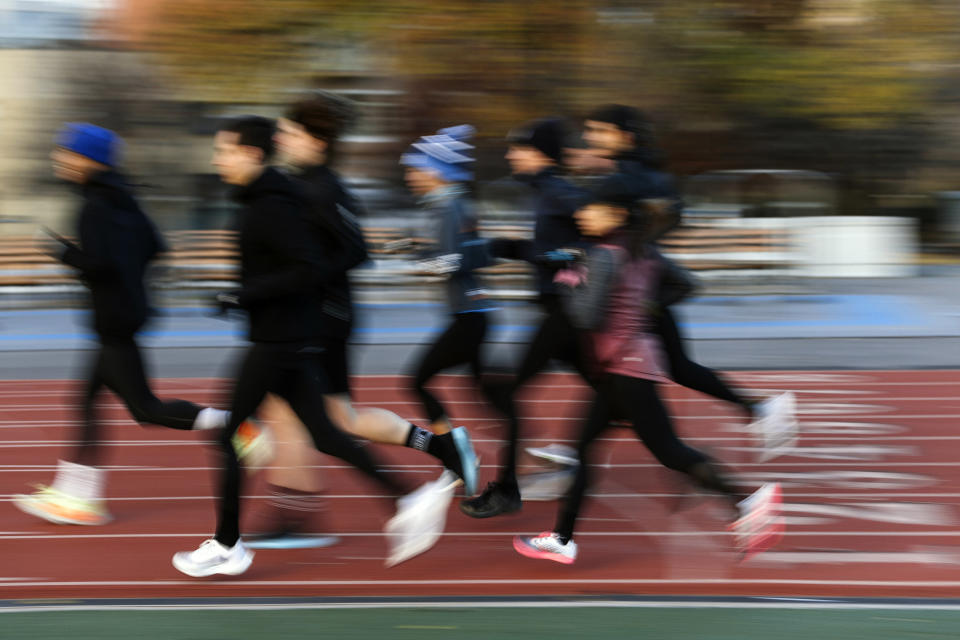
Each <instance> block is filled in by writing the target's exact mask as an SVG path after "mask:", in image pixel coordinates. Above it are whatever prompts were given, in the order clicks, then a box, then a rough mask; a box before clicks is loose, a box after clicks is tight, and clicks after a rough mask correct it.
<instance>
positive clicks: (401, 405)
mask: <svg viewBox="0 0 960 640" xmlns="http://www.w3.org/2000/svg"><path fill="white" fill-rule="evenodd" d="M730 377H731V378H732V379H733V380H734V381H735V382H737V383H738V384H740V385H742V386H744V387H746V388H749V389H754V390H763V391H769V392H772V391H778V390H786V389H792V390H794V391H796V392H797V394H798V399H799V409H800V418H801V425H802V426H801V428H802V437H801V441H800V444H799V446H798V448H797V449H796V450H795V451H793V452H792V453H791V455H789V456H783V457H780V458H777V459H775V460H772V461H770V462H766V463H762V464H761V463H757V462H755V458H754V454H755V452H754V451H753V450H752V443H751V441H750V439H749V437H748V435H747V433H746V431H745V423H744V420H743V419H742V418H741V417H740V416H738V415H736V412H735V411H734V410H733V408H731V407H730V406H729V405H724V404H722V403H720V402H717V401H714V400H712V399H708V398H705V397H703V396H700V395H697V394H694V393H692V392H690V391H686V390H683V389H679V388H677V387H669V388H666V389H665V392H666V395H667V396H668V398H669V402H670V406H671V409H672V411H673V413H674V415H675V416H676V419H677V427H678V430H679V431H680V433H681V434H682V435H683V436H684V437H685V438H686V439H687V441H688V442H690V443H691V444H693V445H694V446H698V447H703V448H706V449H708V450H709V451H710V452H711V453H712V454H713V455H714V456H716V457H718V458H720V459H721V460H723V461H725V462H727V463H728V464H729V465H730V466H731V467H732V468H734V469H735V470H737V471H738V472H740V473H741V474H742V475H743V477H745V478H746V479H748V480H749V481H751V482H755V483H759V482H761V481H764V480H779V481H780V482H782V483H783V485H784V489H785V499H786V501H787V507H786V511H787V516H788V532H787V535H786V537H785V538H784V540H783V542H782V543H781V544H780V545H779V546H778V547H777V548H776V549H774V550H772V551H770V552H768V553H766V554H762V555H760V556H757V557H756V558H754V559H752V560H751V561H749V562H747V563H743V564H741V563H738V561H737V557H736V555H735V554H734V553H733V551H732V549H731V547H730V543H731V539H730V537H729V535H728V534H727V533H726V528H725V527H726V521H725V520H724V514H725V511H724V510H723V508H722V503H721V502H720V501H719V500H717V499H715V498H707V497H700V498H695V499H687V500H683V499H682V496H683V492H682V489H681V488H680V485H679V484H677V482H676V480H675V479H674V477H673V476H672V475H670V474H669V473H668V472H666V471H665V470H663V469H662V468H660V467H659V466H658V465H657V464H656V463H655V462H654V461H653V460H652V458H651V457H650V455H649V454H648V453H647V451H646V450H645V449H644V448H643V447H642V445H640V444H639V443H638V442H636V441H635V440H634V439H633V437H632V434H631V432H629V431H628V430H626V429H622V428H619V429H611V430H610V432H609V433H608V434H607V437H606V438H605V440H604V441H603V442H602V444H601V445H600V446H599V447H598V451H597V458H596V460H597V461H598V462H599V463H600V465H599V466H598V468H597V472H596V474H595V477H596V483H595V486H594V487H593V490H592V493H593V494H594V498H593V499H592V500H591V501H589V502H588V506H587V508H586V510H585V513H584V518H583V520H582V522H581V525H580V528H579V530H578V532H577V542H578V543H579V545H580V558H579V559H578V561H577V563H576V564H575V565H573V566H563V565H558V564H554V563H548V562H542V561H536V560H530V559H527V558H523V557H521V556H519V555H517V554H516V552H514V551H513V549H512V547H511V537H512V536H513V535H515V534H518V533H535V532H539V531H542V530H545V529H549V528H550V527H551V526H552V524H553V519H554V515H555V511H556V504H555V503H546V502H545V503H526V504H525V505H524V508H523V511H522V512H520V513H518V514H512V515H509V516H502V517H498V518H492V519H489V520H472V519H470V518H467V517H466V516H464V515H462V514H461V513H460V512H459V510H457V509H456V507H455V506H453V507H451V512H450V515H449V519H448V523H447V533H446V534H445V535H444V537H443V538H442V539H441V541H440V542H439V544H438V545H437V546H436V547H435V548H434V549H432V550H431V551H430V552H428V553H426V554H424V555H422V556H420V557H418V558H415V559H413V560H411V561H409V562H407V563H405V564H403V565H400V566H398V567H395V568H392V569H385V568H384V567H383V558H384V556H385V541H384V539H383V536H382V534H381V533H380V531H381V528H382V526H383V523H384V522H385V520H386V519H387V518H388V517H389V515H390V513H391V507H390V503H389V501H388V500H386V499H385V498H383V497H380V496H377V495H376V493H377V490H376V487H374V486H373V485H372V484H370V483H369V482H368V481H367V480H366V479H365V478H363V477H361V476H360V475H359V474H357V473H356V472H354V471H352V470H348V469H345V468H344V467H343V466H342V465H341V464H339V461H338V460H334V459H329V458H328V459H326V460H325V464H324V466H323V470H322V473H323V474H324V477H325V479H326V480H325V482H326V485H327V491H328V494H329V495H328V497H329V504H330V512H331V518H332V520H331V523H330V524H331V529H333V530H334V531H335V532H336V533H338V534H339V535H341V536H342V539H343V541H342V542H341V544H339V545H337V546H334V547H330V548H327V549H305V550H261V551H258V552H257V556H256V559H255V561H254V565H253V567H252V568H251V569H250V570H249V571H248V572H247V573H246V574H245V575H243V576H239V577H236V578H230V579H223V578H208V579H200V580H194V579H189V578H187V577H186V576H183V575H181V574H180V573H178V572H177V571H176V570H175V569H174V568H173V566H172V565H171V564H170V558H171V556H172V555H173V553H174V552H176V551H179V550H184V549H192V548H194V547H196V545H197V544H198V543H199V542H200V541H202V540H203V539H204V538H205V537H207V536H208V535H209V534H210V533H211V532H212V530H213V526H214V503H213V495H214V492H213V490H212V488H211V487H212V485H213V479H214V477H215V473H216V470H215V469H214V467H213V466H212V465H213V464H214V462H215V459H216V458H215V455H213V452H212V451H211V450H210V449H209V448H208V447H207V446H206V445H205V444H204V442H203V441H202V438H201V437H199V436H198V434H191V433H186V434H185V433H183V432H177V431H173V430H167V429H162V428H140V427H138V426H137V425H136V424H135V423H134V422H132V421H131V420H130V418H129V417H128V416H127V414H126V412H125V411H124V410H123V409H122V408H121V407H120V406H119V405H117V404H115V403H113V402H112V401H111V402H110V403H108V404H106V405H105V406H104V408H103V411H102V418H103V419H104V420H105V422H106V423H107V425H108V426H107V428H106V432H107V434H108V438H109V445H108V450H107V454H106V459H105V463H106V464H107V465H108V466H109V468H110V471H109V491H108V495H109V500H110V503H109V504H110V510H111V512H112V513H113V515H114V516H115V518H116V520H115V522H113V523H111V524H109V525H107V526H104V527H97V528H86V527H65V526H56V525H51V524H47V523H44V522H42V521H39V520H37V519H34V518H31V517H30V516H27V515H25V514H22V513H20V512H19V511H17V510H16V509H15V508H14V507H13V505H12V504H11V503H10V497H11V495H12V494H15V493H20V492H23V491H25V490H28V489H29V485H30V483H35V482H50V480H51V479H52V476H53V470H54V467H55V465H56V460H57V458H58V456H59V455H61V454H62V453H63V452H64V451H66V450H67V448H68V446H69V444H70V442H71V440H72V439H73V438H74V437H75V436H74V429H75V428H76V427H75V424H74V422H73V420H74V419H75V413H74V409H73V404H74V400H75V395H74V392H75V383H73V382H70V381H12V382H3V383H0V514H2V515H0V598H80V597H82V598H98V597H201V596H348V595H352V596H357V595H365V596H374V595H379V596H386V595H422V596H439V595H467V596H470V595H529V594H569V595H585V594H591V595H596V594H670V595H697V594H710V595H769V596H788V595H798V596H799V595H802V596H829V595H844V596H901V597H905V596H925V597H934V596H935V597H955V596H958V595H960V530H958V528H957V524H958V522H960V512H958V509H957V505H958V500H960V430H958V429H957V428H956V427H957V425H958V421H960V397H958V393H957V389H958V386H960V371H856V372H837V371H824V372H819V371H799V372H739V373H735V374H730ZM537 382H538V384H537V385H536V386H533V387H531V388H530V389H529V391H528V392H527V394H526V395H525V397H524V402H523V411H524V412H525V415H527V416H528V417H529V418H530V419H529V420H528V421H527V422H526V427H527V433H526V434H525V435H526V436H527V443H528V444H530V445H534V444H543V443H545V442H550V441H563V440H571V439H572V438H574V437H575V433H576V429H577V428H578V425H579V416H580V415H582V413H583V412H584V410H585V408H586V401H587V398H588V394H587V393H586V392H585V390H584V389H583V388H582V387H581V386H579V385H578V384H577V383H576V380H575V378H573V377H572V376H568V375H564V374H553V375H549V376H544V377H542V378H540V379H539V380H538V381H537ZM156 384H157V390H158V392H160V394H161V395H165V396H179V397H184V398H187V399H192V400H195V401H198V402H204V401H209V400H210V399H211V398H214V397H216V390H215V386H216V384H217V381H214V380H195V379H164V380H158V381H157V383H156ZM402 384H403V380H402V379H400V378H397V377H392V376H368V377H363V378H358V379H357V380H356V388H357V394H356V395H357V399H358V401H359V402H360V403H363V404H370V405H374V406H384V407H387V408H390V409H392V410H394V411H397V412H398V413H400V414H401V415H404V416H405V417H409V418H411V419H414V420H415V419H417V418H422V417H423V416H422V415H421V409H420V408H419V407H418V406H417V405H416V404H415V403H414V402H412V401H411V398H410V396H408V395H406V394H405V393H404V392H403V391H402V390H401V385H402ZM467 384H468V383H467V381H466V379H465V378H461V377H457V376H450V377H446V378H444V379H443V381H442V383H441V384H440V385H439V386H440V387H442V391H441V393H442V395H443V397H445V398H447V399H449V400H450V402H451V403H452V404H451V410H452V413H453V414H454V415H455V416H457V418H458V422H461V423H462V424H465V425H467V426H468V427H469V428H470V429H471V432H472V434H473V437H474V440H475V442H476V445H477V449H478V452H479V453H480V454H481V455H482V457H483V461H484V466H483V469H482V479H483V480H484V481H486V480H488V479H492V478H493V476H494V474H495V468H494V467H493V466H492V465H493V464H494V462H495V461H496V460H497V459H498V452H499V448H500V446H501V442H500V440H499V438H502V437H503V431H502V428H501V426H500V425H499V423H498V422H497V421H496V420H495V419H494V418H493V417H492V416H491V415H490V414H488V413H487V412H486V411H485V409H484V405H483V404H482V403H481V402H480V401H479V399H478V398H477V397H475V395H474V394H473V392H472V390H471V389H469V388H468V387H467V386H466V385H467ZM374 451H375V453H376V454H377V455H379V456H380V457H381V459H382V460H384V461H385V462H387V463H388V464H389V465H391V467H390V468H391V469H393V470H394V471H396V472H398V473H404V474H409V477H410V478H411V479H412V480H415V481H417V482H420V481H426V480H428V479H432V478H433V477H435V475H436V473H437V472H438V471H439V469H438V467H437V466H436V465H434V464H433V459H432V458H430V457H428V456H426V455H424V454H421V453H418V452H415V451H411V450H407V449H402V448H398V447H384V446H379V445H377V446H376V447H375V449H374ZM246 493H247V494H248V495H249V496H251V497H250V499H248V500H246V501H245V503H244V506H245V513H246V515H250V514H251V512H252V511H253V510H254V509H255V507H256V504H255V503H256V502H257V501H258V500H259V499H261V498H260V496H261V494H262V490H261V488H260V485H259V480H258V479H255V480H254V481H253V482H251V483H249V484H248V486H247V487H246ZM678 504H683V505H684V507H685V508H684V509H682V510H679V511H677V506H678Z"/></svg>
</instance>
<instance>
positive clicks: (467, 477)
mask: <svg viewBox="0 0 960 640" xmlns="http://www.w3.org/2000/svg"><path fill="white" fill-rule="evenodd" d="M450 434H451V436H452V437H453V446H454V447H456V449H457V455H459V456H460V464H461V466H462V467H463V491H464V493H466V494H467V495H468V496H473V495H474V494H476V492H477V467H478V466H479V462H478V460H477V454H476V452H475V451H474V449H473V443H472V442H470V434H469V433H467V430H466V428H464V427H457V428H455V429H453V430H452V431H451V432H450Z"/></svg>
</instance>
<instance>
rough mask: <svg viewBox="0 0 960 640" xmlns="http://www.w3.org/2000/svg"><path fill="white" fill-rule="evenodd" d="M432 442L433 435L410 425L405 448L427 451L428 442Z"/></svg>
mask: <svg viewBox="0 0 960 640" xmlns="http://www.w3.org/2000/svg"><path fill="white" fill-rule="evenodd" d="M431 440H433V434H432V433H431V432H429V431H427V430H426V429H421V428H420V427H418V426H417V425H415V424H413V423H412V422H411V423H410V433H408V434H407V444H406V446H408V447H410V448H411V449H417V450H418V451H428V450H429V447H430V441H431Z"/></svg>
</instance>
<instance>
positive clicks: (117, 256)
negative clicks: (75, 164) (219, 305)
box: [60, 171, 165, 340]
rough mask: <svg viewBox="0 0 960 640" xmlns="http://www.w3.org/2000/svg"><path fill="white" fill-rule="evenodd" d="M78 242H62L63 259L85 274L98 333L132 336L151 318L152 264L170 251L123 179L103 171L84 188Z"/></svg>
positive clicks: (61, 256)
mask: <svg viewBox="0 0 960 640" xmlns="http://www.w3.org/2000/svg"><path fill="white" fill-rule="evenodd" d="M81 193H82V195H83V200H84V202H83V206H82V207H81V209H80V212H79V214H78V216H77V231H76V234H77V238H78V239H79V244H74V243H72V242H69V241H66V240H62V242H63V244H64V250H63V252H62V253H61V254H60V260H61V261H62V262H63V263H64V264H67V265H69V266H71V267H75V268H76V269H79V271H80V277H81V279H82V280H83V281H84V283H85V284H86V285H87V287H88V288H89V289H90V297H91V300H92V303H93V329H94V331H96V332H97V335H99V336H100V338H101V340H104V339H107V340H109V339H111V338H113V339H117V338H119V339H127V338H130V337H132V336H133V335H134V334H135V333H136V332H137V330H138V329H140V327H142V326H143V324H144V323H145V322H146V320H147V316H148V315H149V310H150V305H149V300H148V297H147V290H146V286H145V284H144V274H145V272H146V269H147V265H148V264H149V262H150V260H151V259H153V257H154V256H155V255H156V254H157V253H159V252H161V251H163V250H164V249H165V247H164V243H163V240H162V238H161V237H160V234H159V233H158V232H157V230H156V227H154V225H153V223H152V222H151V221H150V219H149V218H147V216H146V215H145V214H144V213H143V210H142V209H141V208H140V205H139V204H138V203H137V201H136V199H135V198H134V197H133V194H132V193H131V191H130V188H129V186H128V185H127V183H126V181H125V180H124V178H123V176H121V175H120V174H119V173H116V172H114V171H104V172H102V173H97V174H94V175H93V176H91V177H90V178H89V179H88V180H87V182H86V183H84V184H83V185H82V186H81Z"/></svg>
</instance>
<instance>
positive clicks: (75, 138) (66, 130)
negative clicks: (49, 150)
mask: <svg viewBox="0 0 960 640" xmlns="http://www.w3.org/2000/svg"><path fill="white" fill-rule="evenodd" d="M56 144H57V146H58V147H63V148H64V149H66V150H67V151H73V152H74V153H78V154H80V155H82V156H86V157H87V158H90V159H91V160H93V161H95V162H99V163H100V164H105V165H107V166H108V167H113V166H116V164H117V161H118V160H119V156H120V148H121V146H122V145H123V140H121V138H120V136H118V135H117V134H115V133H114V132H113V131H110V130H109V129H104V128H103V127H98V126H96V125H93V124H88V123H86V122H68V123H66V124H65V125H64V126H63V128H62V129H61V130H60V132H59V133H57V140H56Z"/></svg>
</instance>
